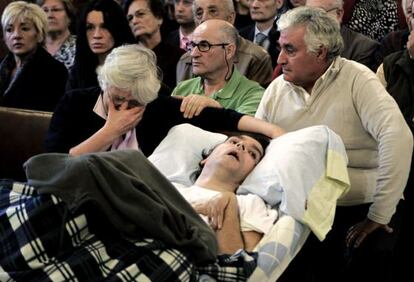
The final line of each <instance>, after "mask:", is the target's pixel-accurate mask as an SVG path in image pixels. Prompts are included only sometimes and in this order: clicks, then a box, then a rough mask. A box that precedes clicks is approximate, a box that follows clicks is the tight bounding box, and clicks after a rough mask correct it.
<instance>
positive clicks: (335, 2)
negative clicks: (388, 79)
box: [306, 0, 379, 72]
mask: <svg viewBox="0 0 414 282" xmlns="http://www.w3.org/2000/svg"><path fill="white" fill-rule="evenodd" d="M306 6H311V7H317V8H321V9H323V10H325V11H326V12H327V13H328V14H329V15H332V16H333V17H335V18H336V19H337V20H338V22H339V23H340V24H341V36H342V39H343V41H344V48H343V49H342V52H341V57H343V58H345V59H349V60H354V61H357V62H359V63H361V64H363V65H366V66H367V67H369V68H370V69H371V70H372V71H374V72H375V71H376V70H377V68H378V63H377V61H376V59H375V52H376V50H377V49H378V48H379V43H378V42H377V41H375V40H373V39H371V38H369V37H368V36H365V35H363V34H361V33H359V32H356V31H353V30H352V29H350V28H348V27H346V26H345V25H343V24H342V17H343V15H344V9H343V6H344V3H343V0H307V1H306Z"/></svg>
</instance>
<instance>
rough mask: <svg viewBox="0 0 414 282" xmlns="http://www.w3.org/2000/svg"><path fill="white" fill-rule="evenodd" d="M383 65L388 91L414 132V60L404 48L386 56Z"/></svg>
mask: <svg viewBox="0 0 414 282" xmlns="http://www.w3.org/2000/svg"><path fill="white" fill-rule="evenodd" d="M383 67H384V76H385V80H386V81H387V91H388V93H390V94H391V96H392V97H394V99H395V101H396V102H397V104H398V106H399V107H400V110H401V112H402V114H403V115H404V118H405V120H406V121H407V123H408V125H409V126H410V128H411V130H412V131H413V132H414V124H413V118H414V60H413V59H411V58H410V57H409V55H408V51H407V50H402V51H399V52H396V53H393V54H391V55H388V56H387V57H385V59H384V62H383Z"/></svg>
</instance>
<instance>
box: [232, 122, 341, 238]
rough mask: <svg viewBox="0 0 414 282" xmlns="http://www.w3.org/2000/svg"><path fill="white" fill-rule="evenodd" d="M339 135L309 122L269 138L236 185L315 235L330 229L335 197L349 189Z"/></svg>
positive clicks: (320, 235) (240, 189) (244, 192)
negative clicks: (278, 206)
mask: <svg viewBox="0 0 414 282" xmlns="http://www.w3.org/2000/svg"><path fill="white" fill-rule="evenodd" d="M347 161H348V160H347V156H346V151H345V146H344V145H343V143H342V140H341V138H340V137H339V136H338V135H337V134H335V133H334V132H333V131H332V130H330V129H329V128H328V127H326V126H312V127H308V128H304V129H300V130H297V131H293V132H290V133H287V134H285V135H283V136H281V137H279V138H277V139H274V140H272V141H271V143H270V144H269V146H268V147H267V149H266V154H265V156H264V157H263V159H262V160H261V161H260V163H259V164H258V165H257V166H256V167H255V168H254V170H253V171H252V172H251V173H250V174H249V175H248V176H247V178H246V179H245V181H244V182H243V183H242V185H241V186H240V187H239V189H238V190H237V193H239V194H247V193H253V194H256V195H258V196H260V197H261V198H262V199H264V200H265V201H266V202H267V203H269V204H270V205H272V206H275V205H279V204H280V210H281V211H282V212H283V213H285V214H288V215H290V216H292V217H293V218H295V219H297V220H299V221H301V222H303V223H306V224H307V225H308V226H309V227H310V228H311V229H312V231H313V232H314V233H315V235H316V236H317V237H318V238H319V239H321V240H322V239H323V238H324V237H325V235H326V233H327V232H328V231H329V229H330V228H331V225H332V223H333V216H334V212H335V207H336V201H337V199H338V198H339V197H340V196H342V195H343V194H344V193H346V192H347V191H348V189H349V178H348V171H347Z"/></svg>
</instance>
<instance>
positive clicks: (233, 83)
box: [172, 20, 264, 118]
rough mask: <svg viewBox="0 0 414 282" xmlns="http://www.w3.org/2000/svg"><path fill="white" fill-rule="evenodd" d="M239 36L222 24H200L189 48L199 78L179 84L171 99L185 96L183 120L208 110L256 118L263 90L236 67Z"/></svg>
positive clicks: (194, 69)
mask: <svg viewBox="0 0 414 282" xmlns="http://www.w3.org/2000/svg"><path fill="white" fill-rule="evenodd" d="M237 39H238V33H237V30H236V28H235V27H233V26H232V25H231V24H230V23H228V22H226V21H223V20H208V21H205V22H203V23H202V24H200V25H199V26H198V27H197V28H196V30H195V31H194V34H193V41H192V42H191V43H190V44H189V45H188V46H189V48H190V50H191V51H189V52H190V54H191V60H192V68H193V73H194V74H195V75H197V77H196V78H193V79H189V80H185V81H182V82H180V83H179V84H178V85H177V87H176V88H175V89H174V91H173V93H172V95H173V96H177V97H181V96H184V98H183V102H182V104H181V111H182V112H184V117H187V118H192V117H193V116H194V115H196V116H197V115H199V114H200V112H201V111H202V110H203V109H204V108H205V107H208V106H209V107H216V108H221V107H224V108H227V109H232V110H235V111H238V112H240V113H244V114H249V115H254V114H255V113H256V109H257V107H258V106H259V103H260V99H261V98H262V96H263V92H264V89H263V87H261V86H260V84H258V83H257V82H255V81H252V80H249V79H247V78H246V77H245V76H243V75H241V74H240V72H239V71H238V70H237V68H235V67H234V59H235V56H236V52H237Z"/></svg>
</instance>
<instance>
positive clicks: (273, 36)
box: [239, 23, 280, 68]
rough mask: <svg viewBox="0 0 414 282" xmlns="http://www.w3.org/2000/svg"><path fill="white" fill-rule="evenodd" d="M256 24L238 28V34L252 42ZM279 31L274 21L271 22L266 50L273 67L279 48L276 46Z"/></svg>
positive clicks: (275, 63)
mask: <svg viewBox="0 0 414 282" xmlns="http://www.w3.org/2000/svg"><path fill="white" fill-rule="evenodd" d="M255 26H256V24H251V25H249V26H246V27H244V28H242V29H240V31H239V34H240V35H241V36H242V37H244V38H246V39H248V40H250V41H252V42H254V31H255ZM279 36H280V33H279V31H278V30H277V26H276V23H274V24H273V27H272V28H271V29H270V31H269V42H270V44H269V48H268V49H267V50H266V51H267V52H268V53H269V55H270V57H271V58H272V67H273V68H275V66H276V65H277V57H279V53H280V49H279V47H278V40H279Z"/></svg>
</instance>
